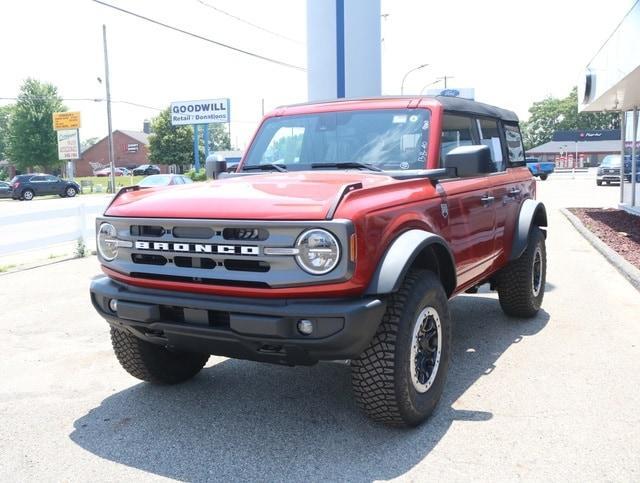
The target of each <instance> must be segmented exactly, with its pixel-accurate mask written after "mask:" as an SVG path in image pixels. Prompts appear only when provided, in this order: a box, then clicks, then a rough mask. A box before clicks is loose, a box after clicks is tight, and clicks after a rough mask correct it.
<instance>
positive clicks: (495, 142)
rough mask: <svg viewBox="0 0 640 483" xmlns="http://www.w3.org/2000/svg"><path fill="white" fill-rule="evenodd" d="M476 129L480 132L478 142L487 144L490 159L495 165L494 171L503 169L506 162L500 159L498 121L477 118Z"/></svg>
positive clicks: (500, 147)
mask: <svg viewBox="0 0 640 483" xmlns="http://www.w3.org/2000/svg"><path fill="white" fill-rule="evenodd" d="M478 131H479V133H480V144H484V145H485V146H489V149H490V150H491V159H492V160H493V164H494V166H495V171H504V170H505V169H506V167H507V166H506V163H505V162H504V159H502V142H501V141H500V130H499V127H498V121H496V120H495V119H478Z"/></svg>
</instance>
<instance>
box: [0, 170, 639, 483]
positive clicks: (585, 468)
mask: <svg viewBox="0 0 640 483" xmlns="http://www.w3.org/2000/svg"><path fill="white" fill-rule="evenodd" d="M617 193H618V191H617V190H616V189H615V188H605V187H603V188H602V189H601V190H597V191H596V190H595V183H586V182H585V183H581V182H576V180H570V179H564V178H563V177H555V178H554V177H552V178H551V179H550V180H549V181H545V182H541V183H539V195H540V198H542V199H543V200H544V201H545V202H546V203H547V204H548V205H549V207H550V213H549V222H550V229H549V238H548V260H549V271H548V285H547V293H546V295H545V300H544V303H543V308H544V309H543V310H542V311H541V312H540V314H539V315H538V316H537V317H536V318H535V319H533V320H529V321H517V320H511V319H508V318H507V317H505V316H504V315H503V314H502V312H501V311H500V308H499V306H498V303H497V300H496V296H495V295H494V294H491V293H486V291H485V292H483V293H479V294H475V295H463V296H459V297H457V298H456V299H454V300H453V301H452V315H453V319H454V324H455V325H454V338H453V359H452V366H451V371H450V374H449V377H448V380H447V385H446V389H445V393H444V396H443V399H442V401H441V402H440V404H439V406H438V408H437V410H436V412H435V414H434V415H433V417H432V418H431V419H430V420H429V421H428V422H427V423H426V424H424V425H423V426H421V427H420V428H417V429H414V430H394V429H388V428H386V427H384V426H379V425H376V424H373V423H371V422H370V421H369V420H367V419H366V418H365V417H364V416H363V415H362V414H361V413H360V412H359V411H358V410H357V409H356V407H355V405H354V402H353V399H352V396H351V389H350V383H349V369H348V367H345V366H338V365H331V364H321V365H317V366H315V367H311V368H305V367H300V368H286V367H278V366H269V365H261V364H258V363H253V362H244V361H235V360H226V359H224V358H218V357H212V358H211V359H210V362H209V364H208V366H207V368H206V369H205V370H204V371H203V372H202V373H201V374H200V375H198V376H197V377H196V378H194V379H193V380H192V381H189V382H187V383H185V384H183V385H180V386H175V387H154V386H151V385H148V384H144V383H140V382H139V381H137V380H135V379H133V378H131V377H129V376H128V375H127V374H126V373H124V371H123V370H121V368H120V367H119V366H118V364H117V362H116V360H115V357H114V356H113V354H112V352H111V348H110V343H109V337H108V330H107V326H106V323H105V322H104V321H102V320H101V319H100V318H99V317H98V316H97V315H96V314H95V313H94V311H93V308H92V307H91V305H90V303H89V299H88V284H89V279H90V277H91V276H93V275H94V274H96V273H98V264H97V262H96V260H95V258H87V259H82V260H74V261H70V262H64V263H59V264H55V265H50V266H46V267H41V268H37V269H33V270H29V271H23V272H18V273H11V274H5V275H0V299H1V300H3V301H5V303H4V304H3V309H2V316H1V317H0V338H1V339H2V340H3V347H4V350H3V354H2V357H1V358H0V374H1V375H2V384H0V414H1V415H2V424H0V440H1V441H3V444H2V445H0V480H2V481H16V480H20V481H31V480H34V481H38V480H50V481H87V480H91V481H107V480H108V481H123V480H136V481H157V480H159V479H163V478H168V479H175V480H190V481H204V480H218V481H226V480H235V481H246V480H260V481H273V480H278V481H280V480H283V481H285V480H286V481H307V480H310V481H323V480H329V481H337V480H342V481H345V480H348V481H370V480H387V479H396V478H397V479H400V480H434V481H462V480H465V481H468V480H471V479H473V480H475V481H492V482H495V481H505V480H516V479H525V480H538V481H545V480H546V481H550V480H553V481H580V482H581V481H604V480H607V481H638V479H640V457H639V455H640V438H639V437H638V434H640V416H639V413H638V408H639V407H640V391H639V390H638V388H639V387H640V342H639V341H640V324H638V316H637V314H638V313H640V297H638V292H637V291H636V290H635V289H633V288H632V286H631V285H630V284H629V283H628V282H627V281H626V280H625V279H624V278H623V277H622V276H621V275H619V274H618V272H617V271H616V270H615V269H614V268H612V267H611V266H610V265H609V264H608V263H607V262H606V261H605V260H604V259H603V258H602V257H601V256H600V255H599V254H598V253H597V252H596V251H595V250H594V249H593V248H592V247H591V245H589V244H588V243H587V242H586V241H585V240H584V239H583V238H582V237H581V236H580V235H579V234H578V233H577V232H576V231H575V230H574V229H573V227H572V226H571V225H570V224H569V223H568V221H567V220H566V219H565V218H564V217H563V216H562V215H561V214H560V213H559V212H558V211H557V209H558V208H559V207H561V206H570V205H576V204H579V202H582V201H583V200H584V201H589V202H590V204H598V203H599V204H601V205H604V206H608V205H615V200H616V196H617Z"/></svg>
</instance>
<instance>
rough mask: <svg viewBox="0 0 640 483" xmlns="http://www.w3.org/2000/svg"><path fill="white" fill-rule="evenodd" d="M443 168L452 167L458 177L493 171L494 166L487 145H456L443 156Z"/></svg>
mask: <svg viewBox="0 0 640 483" xmlns="http://www.w3.org/2000/svg"><path fill="white" fill-rule="evenodd" d="M443 167H444V168H449V169H451V168H454V169H455V170H456V173H457V175H458V177H459V178H465V177H469V176H478V175H480V174H487V173H493V172H494V171H495V168H494V166H493V161H492V160H491V150H490V149H489V147H488V146H483V145H473V146H458V147H457V148H454V149H452V150H451V151H449V153H448V154H447V155H446V156H445V158H444V166H443Z"/></svg>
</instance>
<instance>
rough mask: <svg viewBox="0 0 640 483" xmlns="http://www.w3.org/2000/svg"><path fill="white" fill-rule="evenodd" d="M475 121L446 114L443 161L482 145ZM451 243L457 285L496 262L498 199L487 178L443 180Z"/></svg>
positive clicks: (466, 117)
mask: <svg viewBox="0 0 640 483" xmlns="http://www.w3.org/2000/svg"><path fill="white" fill-rule="evenodd" d="M479 143H480V140H479V136H478V127H477V122H476V120H475V118H473V117H471V116H464V115H458V114H447V113H445V114H444V115H443V118H442V138H441V140H440V160H441V163H442V160H444V158H445V156H446V155H447V153H448V152H449V151H451V150H452V149H453V148H456V147H458V146H469V145H473V144H479ZM440 184H441V187H442V189H443V191H444V195H445V198H444V200H443V205H445V206H443V208H442V209H443V210H446V212H447V217H448V220H449V223H448V227H447V230H448V233H447V234H446V235H447V236H446V238H447V239H448V240H449V243H450V246H451V250H452V251H453V256H454V258H455V261H456V269H457V276H458V285H466V284H467V283H469V282H471V281H472V280H474V279H475V278H477V277H479V276H481V275H482V274H483V273H484V272H485V271H486V270H488V268H489V267H490V266H491V263H492V261H493V258H494V253H493V251H494V235H495V207H494V203H495V197H494V196H493V195H492V193H491V190H490V183H489V181H488V179H487V176H486V175H480V176H477V177H473V178H454V179H449V180H442V181H441V183H440Z"/></svg>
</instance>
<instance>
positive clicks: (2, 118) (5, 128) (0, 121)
mask: <svg viewBox="0 0 640 483" xmlns="http://www.w3.org/2000/svg"><path fill="white" fill-rule="evenodd" d="M12 111H13V106H0V160H2V159H5V158H6V157H7V151H8V145H9V121H10V119H11V113H12Z"/></svg>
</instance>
